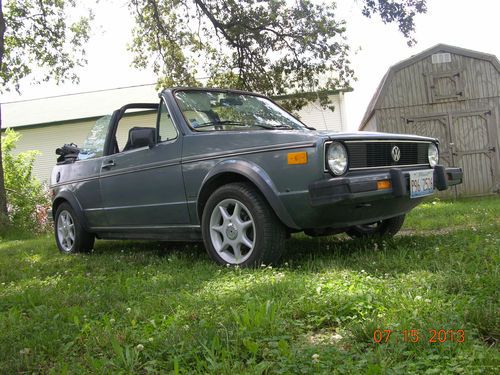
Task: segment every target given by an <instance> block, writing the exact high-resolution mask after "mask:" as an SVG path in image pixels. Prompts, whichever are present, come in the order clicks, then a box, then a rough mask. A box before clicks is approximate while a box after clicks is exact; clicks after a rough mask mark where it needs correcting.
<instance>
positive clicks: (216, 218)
mask: <svg viewBox="0 0 500 375" xmlns="http://www.w3.org/2000/svg"><path fill="white" fill-rule="evenodd" d="M202 232H203V241H204V243H205V248H206V250H207V252H208V254H209V255H210V257H211V258H212V259H213V260H214V261H215V262H217V263H218V264H221V265H230V266H240V267H258V266H261V265H262V264H265V265H270V264H276V263H277V262H278V261H279V259H280V258H281V255H282V254H283V251H284V248H285V239H286V229H285V226H284V225H283V224H282V223H281V221H280V220H279V219H278V217H277V216H276V214H275V213H274V211H273V209H272V208H271V207H270V206H269V204H268V203H267V201H266V200H265V199H264V197H263V196H262V195H261V194H260V192H259V191H258V190H257V189H256V188H255V187H253V186H252V185H251V184H249V183H240V182H238V183H231V184H228V185H224V186H222V187H220V188H218V189H217V190H216V191H215V192H214V193H212V195H211V196H210V197H209V198H208V200H207V203H206V205H205V208H204V210H203V215H202Z"/></svg>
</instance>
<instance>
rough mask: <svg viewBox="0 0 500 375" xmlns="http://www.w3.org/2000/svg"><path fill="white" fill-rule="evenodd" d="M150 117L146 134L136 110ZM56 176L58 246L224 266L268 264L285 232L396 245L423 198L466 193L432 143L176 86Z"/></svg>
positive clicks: (108, 123) (100, 134)
mask: <svg viewBox="0 0 500 375" xmlns="http://www.w3.org/2000/svg"><path fill="white" fill-rule="evenodd" d="M153 111H154V112H155V113H156V117H155V118H156V121H152V123H151V126H150V127H144V126H135V124H134V118H136V117H137V114H138V113H139V114H140V113H151V112H153ZM57 153H58V154H59V155H60V157H59V158H58V163H57V165H56V166H55V167H54V169H53V172H52V176H51V186H50V188H51V194H52V198H53V202H52V215H53V219H54V223H55V225H54V226H55V239H56V243H57V246H58V247H59V249H60V250H61V251H62V252H64V253H74V252H79V251H89V250H91V249H92V248H93V246H94V240H95V238H105V239H151V240H165V241H201V240H203V241H204V244H205V247H206V249H207V251H208V254H209V255H210V257H211V258H212V259H213V260H214V261H216V262H217V263H219V264H229V265H240V266H256V265H260V264H262V263H264V264H272V263H276V262H277V261H278V260H279V259H280V257H281V255H282V254H283V251H284V248H285V240H286V238H287V236H289V235H290V233H294V232H300V231H304V232H305V233H306V234H308V235H311V236H320V235H330V234H335V233H342V232H347V233H348V234H349V235H350V236H351V237H372V236H383V235H385V236H390V235H394V234H395V233H396V232H398V230H399V229H400V228H401V226H402V224H403V221H404V217H405V214H406V213H407V212H408V211H410V210H411V209H412V208H413V207H415V206H416V205H418V204H419V203H420V202H421V201H422V198H423V197H424V196H427V195H430V194H433V193H434V192H435V190H445V189H447V188H448V187H449V186H451V185H456V184H459V183H461V182H462V171H461V169H460V168H445V167H443V166H441V165H439V149H438V140H436V139H432V138H425V137H419V136H412V135H400V134H384V133H365V132H360V133H331V132H330V133H328V132H319V131H316V130H315V129H312V128H310V127H308V126H306V125H304V124H303V123H302V122H300V121H299V120H298V119H296V118H295V117H294V116H292V115H291V114H289V113H288V112H286V111H285V110H284V109H282V108H281V107H280V106H279V105H277V104H276V103H274V102H273V101H271V100H270V99H268V98H266V97H264V96H261V95H257V94H253V93H248V92H242V91H235V90H222V89H193V88H175V89H168V90H164V91H163V92H162V93H161V95H160V101H159V103H155V104H143V103H139V104H128V105H125V106H124V107H122V108H120V109H118V110H116V111H115V112H114V113H113V114H112V115H111V116H106V117H103V118H102V119H100V120H98V121H97V122H96V124H95V126H94V128H93V129H92V131H91V133H90V135H89V137H88V139H87V140H86V141H85V143H84V144H83V145H82V147H79V148H77V147H75V146H74V145H65V147H63V148H61V149H58V150H57Z"/></svg>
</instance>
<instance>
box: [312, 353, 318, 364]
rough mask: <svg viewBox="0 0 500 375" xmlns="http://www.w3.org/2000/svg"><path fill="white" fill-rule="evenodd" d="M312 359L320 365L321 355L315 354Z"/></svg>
mask: <svg viewBox="0 0 500 375" xmlns="http://www.w3.org/2000/svg"><path fill="white" fill-rule="evenodd" d="M311 359H312V361H313V363H318V362H319V354H316V353H314V354H313V355H312V356H311Z"/></svg>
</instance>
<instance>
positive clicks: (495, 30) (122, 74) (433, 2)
mask: <svg viewBox="0 0 500 375" xmlns="http://www.w3.org/2000/svg"><path fill="white" fill-rule="evenodd" d="M337 6H338V12H339V15H340V16H341V17H343V18H345V19H347V37H348V41H349V43H350V45H351V49H352V51H353V55H352V57H351V62H352V67H353V69H354V71H355V74H356V77H357V81H356V82H353V84H352V87H353V89H354V91H353V92H351V93H348V94H346V116H347V124H348V128H347V130H356V129H357V128H358V126H359V124H360V121H361V118H362V117H363V114H364V112H365V110H366V107H367V105H368V102H369V101H370V99H371V97H372V95H373V93H374V92H375V89H376V88H377V86H378V84H379V82H380V80H381V79H382V77H383V76H384V74H385V73H386V71H387V70H388V69H389V67H390V66H391V65H394V64H396V63H397V62H399V61H401V60H404V59H406V58H409V57H411V56H412V55H414V54H417V53H419V52H421V51H423V50H425V49H427V48H430V47H432V46H434V45H436V44H438V43H445V44H451V45H454V46H457V47H463V48H468V49H472V50H476V51H480V52H486V53H491V54H494V55H496V56H497V57H499V56H500V42H499V37H500V22H499V20H498V15H499V14H500V0H474V1H470V0H427V6H428V11H427V13H426V14H423V15H418V16H417V17H416V33H415V37H416V40H417V44H416V45H415V46H414V47H408V46H407V44H406V39H405V38H404V37H403V35H402V34H401V33H400V32H399V31H398V30H397V25H395V24H394V25H385V24H383V23H382V21H381V20H380V19H378V18H377V17H374V18H372V19H368V18H366V17H364V16H362V15H361V6H360V1H359V0H358V1H356V0H354V1H353V0H337ZM132 28H133V18H132V17H131V16H130V14H129V11H128V9H127V7H126V6H125V5H124V0H107V1H100V2H99V4H98V6H97V8H96V9H95V20H94V28H93V35H92V37H91V39H90V41H89V44H88V47H87V58H88V64H87V65H86V66H85V67H83V68H80V69H79V70H78V71H77V73H78V75H79V77H80V83H79V84H78V85H75V84H69V83H68V84H64V85H62V86H56V85H55V84H53V83H44V84H42V85H33V84H30V83H29V82H22V83H21V95H19V94H17V93H6V94H4V95H2V97H1V99H0V101H1V102H8V101H16V100H26V99H33V98H40V97H46V96H53V95H64V94H69V93H76V92H82V91H92V90H102V89H109V88H116V87H124V86H132V85H140V84H149V83H154V82H156V76H155V75H154V74H153V72H152V71H141V70H137V69H134V68H132V67H131V66H130V65H131V62H132V54H131V53H130V52H129V51H127V44H128V43H129V42H130V39H131V30H132ZM124 104H125V103H124Z"/></svg>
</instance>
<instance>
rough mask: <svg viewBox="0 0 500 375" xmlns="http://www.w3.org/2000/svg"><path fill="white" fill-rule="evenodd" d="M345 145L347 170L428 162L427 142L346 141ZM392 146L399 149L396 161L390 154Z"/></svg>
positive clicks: (414, 164) (425, 163) (426, 163)
mask: <svg viewBox="0 0 500 375" xmlns="http://www.w3.org/2000/svg"><path fill="white" fill-rule="evenodd" d="M345 145H346V148H347V153H348V155H349V170H358V169H367V168H384V167H393V166H400V167H402V166H416V165H428V164H429V160H428V157H427V149H428V147H429V142H412V141H408V142H402V141H346V142H345ZM394 146H397V147H398V148H399V151H400V159H399V160H398V161H394V159H393V158H392V155H391V153H392V150H393V148H394Z"/></svg>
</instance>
